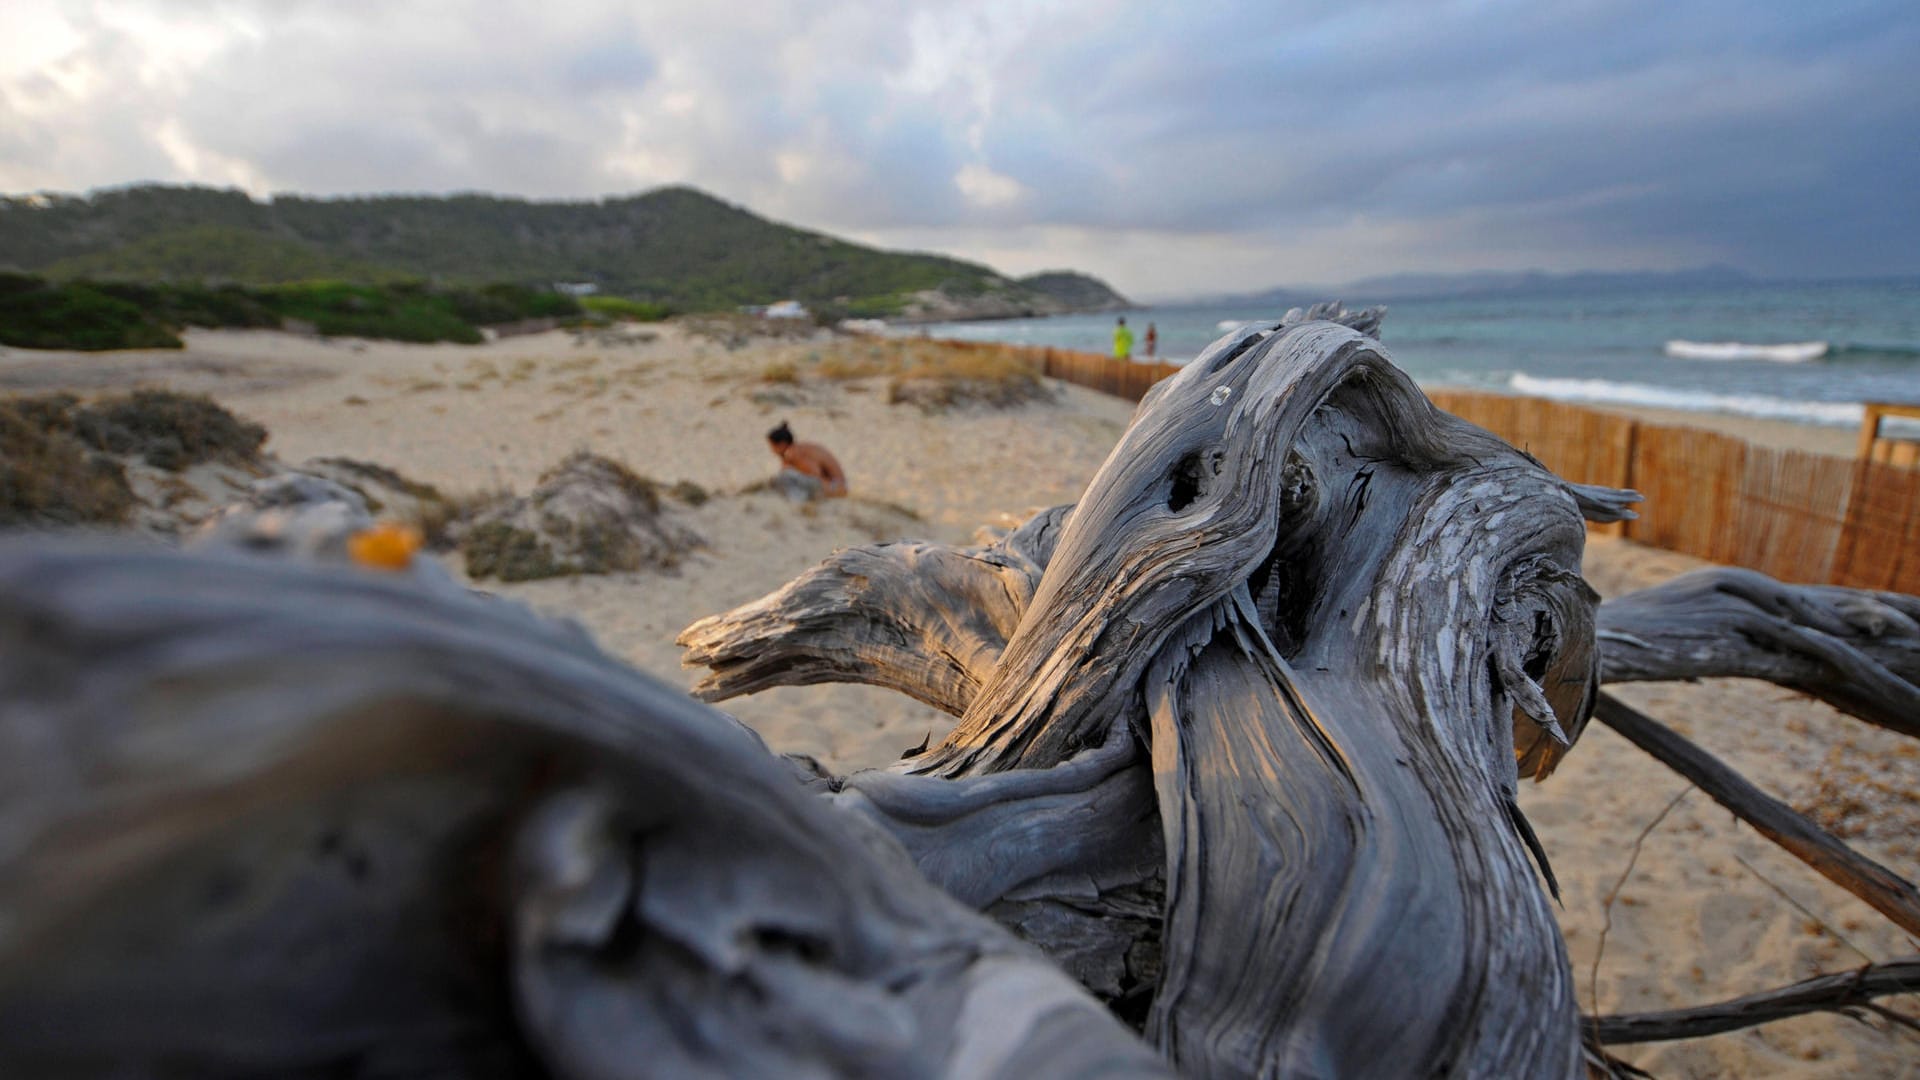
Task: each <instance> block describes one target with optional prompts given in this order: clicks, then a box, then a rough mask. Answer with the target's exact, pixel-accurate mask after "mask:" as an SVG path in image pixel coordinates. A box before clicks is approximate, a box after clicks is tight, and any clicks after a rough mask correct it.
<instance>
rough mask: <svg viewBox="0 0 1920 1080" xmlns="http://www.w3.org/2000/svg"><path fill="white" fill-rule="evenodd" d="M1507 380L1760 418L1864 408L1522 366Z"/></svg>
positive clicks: (1845, 418)
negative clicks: (1545, 374) (1559, 374)
mask: <svg viewBox="0 0 1920 1080" xmlns="http://www.w3.org/2000/svg"><path fill="white" fill-rule="evenodd" d="M1507 385H1508V386H1509V387H1511V388H1512V389H1513V390H1515V391H1517V392H1519V393H1522V394H1532V395H1534V396H1535V397H1544V398H1553V399H1554V400H1556V401H1585V402H1592V403H1595V404H1601V405H1640V406H1645V407H1647V408H1654V409H1684V410H1687V411H1689V412H1719V413H1731V414H1733V415H1735V416H1751V417H1755V418H1757V419H1762V420H1792V421H1796V422H1798V423H1802V424H1829V425H1833V426H1836V427H1842V426H1853V425H1858V424H1859V423H1860V418H1861V416H1862V415H1863V412H1864V410H1862V409H1861V407H1860V404H1859V403H1858V402H1852V401H1789V400H1787V399H1785V398H1776V397H1766V396H1764V395H1760V394H1715V393H1712V392H1710V391H1706V390H1677V389H1673V388H1670V387H1664V386H1648V385H1646V384H1645V383H1622V382H1611V381H1609V380H1607V379H1543V378H1539V377H1537V376H1533V375H1529V374H1527V373H1526V372H1524V371H1518V372H1515V373H1514V374H1513V375H1512V376H1510V377H1509V378H1508V379H1507Z"/></svg>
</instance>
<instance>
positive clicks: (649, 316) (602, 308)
mask: <svg viewBox="0 0 1920 1080" xmlns="http://www.w3.org/2000/svg"><path fill="white" fill-rule="evenodd" d="M580 306H581V307H583V308H585V309H586V310H587V311H588V312H590V313H592V314H594V315H599V316H601V317H602V318H607V319H620V320H625V321H627V322H659V321H660V320H662V319H664V318H666V317H667V316H669V315H672V314H673V309H672V308H670V307H668V306H667V305H665V304H652V303H648V302H647V301H645V300H627V299H625V298H623V297H618V296H583V297H581V298H580Z"/></svg>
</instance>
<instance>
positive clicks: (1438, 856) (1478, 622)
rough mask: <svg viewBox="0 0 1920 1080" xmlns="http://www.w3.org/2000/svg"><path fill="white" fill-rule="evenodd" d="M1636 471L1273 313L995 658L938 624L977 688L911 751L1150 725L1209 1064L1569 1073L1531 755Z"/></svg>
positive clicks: (1161, 1022) (1058, 751) (767, 612)
mask: <svg viewBox="0 0 1920 1080" xmlns="http://www.w3.org/2000/svg"><path fill="white" fill-rule="evenodd" d="M1625 498H1626V497H1625V495H1624V494H1623V493H1617V492H1611V491H1605V490H1600V489H1575V488H1573V487H1572V486H1570V485H1566V484H1564V483H1562V482H1560V481H1559V480H1557V479H1556V478H1554V477H1552V476H1551V475H1550V474H1548V473H1547V472H1546V471H1545V470H1544V469H1542V468H1540V467H1539V465H1538V463H1537V462H1534V461H1532V460H1531V459H1530V458H1527V457H1525V456H1524V455H1522V454H1520V453H1519V452H1517V451H1514V450H1512V449H1511V448H1509V447H1507V446H1506V445H1505V444H1504V443H1501V442H1500V441H1499V440H1498V439H1495V438H1494V437H1493V436H1491V435H1488V434H1487V433H1486V432H1484V431H1481V430H1480V429H1478V428H1475V427H1473V426H1471V425H1468V424H1465V423H1464V422H1461V421H1459V420H1457V419H1455V418H1452V417H1450V416H1446V415H1445V414H1441V413H1438V412H1436V411H1435V410H1433V409H1432V407H1431V405H1430V404H1429V403H1428V402H1427V401H1426V399H1425V398H1424V396H1423V395H1421V394H1420V393H1419V391H1418V389H1417V388H1415V387H1414V386H1413V384H1412V383H1411V382H1410V381H1409V380H1407V379H1406V377H1405V376H1404V375H1402V374H1400V373H1399V372H1398V371H1397V370H1395V369H1393V368H1392V366H1391V364H1390V363H1388V362H1387V361H1386V359H1385V357H1384V355H1383V354H1382V353H1381V352H1380V351H1379V348H1378V345H1377V343H1375V342H1373V341H1372V340H1370V339H1368V338H1367V337H1365V336H1364V335H1363V334H1360V333H1356V332H1354V331H1353V330H1351V329H1349V328H1346V327H1343V326H1339V325H1334V324H1332V323H1328V322H1306V323H1286V324H1284V325H1283V326H1281V327H1280V328H1276V327H1275V326H1274V325H1273V324H1268V325H1265V326H1259V327H1252V328H1248V329H1247V330H1244V331H1242V332H1239V333H1238V334H1235V335H1230V336H1229V337H1228V338H1225V339H1223V340H1222V341H1221V342H1220V343H1218V344H1216V345H1215V346H1214V347H1213V348H1212V349H1210V350H1209V351H1208V352H1207V353H1206V354H1205V355H1203V356H1202V357H1200V358H1199V359H1197V360H1196V361H1195V362H1194V363H1192V364H1190V365H1188V367H1187V368H1186V369H1185V370H1183V371H1182V372H1181V373H1180V374H1178V375H1176V376H1174V377H1172V378H1170V379H1168V380H1166V381H1165V382H1163V383H1162V384H1160V385H1159V386H1157V387H1156V388H1155V389H1154V391H1153V392H1152V393H1151V394H1149V395H1148V397H1147V398H1146V399H1145V400H1143V401H1142V403H1141V405H1140V408H1139V410H1138V411H1137V412H1136V414H1135V418H1134V421H1133V424H1132V425H1131V426H1130V428H1129V429H1128V431H1127V433H1126V434H1125V435H1124V436H1123V437H1122V439H1121V442H1120V444H1119V446H1118V447H1117V448H1116V449H1115V451H1114V453H1113V454H1112V455H1111V456H1110V457H1109V459H1108V461H1107V463H1106V465H1105V466H1103V467H1102V469H1101V471H1100V473H1099V474H1098V476H1097V477H1096V478H1095V480H1094V481H1093V483H1092V485H1091V486H1090V488H1089V490H1088V492H1087V494H1086V496H1085V497H1084V498H1083V499H1082V500H1081V501H1080V502H1079V503H1078V504H1077V505H1076V506H1074V507H1072V508H1071V509H1070V510H1064V511H1056V512H1055V513H1056V514H1060V515H1063V516H1062V517H1061V521H1060V524H1059V527H1058V529H1057V534H1053V535H1054V542H1053V544H1052V546H1051V550H1050V551H1049V552H1046V553H1045V554H1044V555H1039V556H1038V557H1035V555H1037V554H1038V553H1035V554H1034V555H1030V556H1029V559H1028V562H1029V563H1030V564H1031V565H1032V567H1033V569H1034V570H1036V571H1039V572H1040V573H1041V575H1042V576H1041V578H1040V580H1039V582H1038V583H1037V585H1035V586H1033V587H1032V588H1031V596H1032V599H1031V600H1030V601H1029V602H1028V604H1027V605H1026V607H1025V609H1024V611H1022V612H1019V613H1018V624H1017V626H1016V628H1015V629H1014V631H1013V633H1012V634H1011V635H1009V636H1008V638H1007V639H1006V644H1005V646H1004V648H1003V649H1000V650H998V656H997V657H996V656H995V655H994V654H995V650H994V649H992V648H989V647H984V646H983V645H982V637H981V636H980V635H972V636H969V637H967V638H966V639H965V640H964V641H960V642H952V641H949V642H944V643H941V644H940V645H939V646H937V647H936V648H935V649H934V651H935V652H936V653H937V654H940V655H945V656H957V655H964V656H965V657H967V658H968V659H967V660H966V662H965V664H964V666H965V667H966V668H967V671H968V675H967V677H966V678H965V679H955V680H954V683H955V685H960V686H962V687H966V686H969V685H971V686H977V687H978V689H977V690H974V691H972V692H971V693H970V694H969V695H966V697H965V700H962V699H961V697H960V696H958V695H955V696H950V697H948V698H947V701H948V702H949V705H950V707H951V706H953V705H959V706H961V709H960V710H958V711H962V712H963V713H964V715H963V716H962V719H961V722H960V723H959V724H958V725H957V726H956V728H955V730H954V732H953V734H952V735H950V736H949V737H948V738H947V739H946V740H944V741H943V742H942V743H941V744H940V745H939V746H936V747H934V748H933V749H931V750H929V751H928V752H927V753H925V754H922V755H918V756H916V757H914V758H912V759H910V760H909V761H906V762H903V763H902V764H901V766H899V769H898V771H901V772H909V773H914V774H920V775H922V776H924V777H926V778H929V779H931V778H934V777H938V778H944V779H946V780H948V781H950V782H954V783H962V784H964V783H971V782H977V781H978V780H979V779H981V778H983V777H1001V776H1008V777H1026V776H1030V775H1036V774H1037V775H1042V776H1044V775H1046V773H1047V772H1048V771H1051V770H1053V769H1056V768H1059V767H1061V765H1062V763H1077V762H1079V761H1080V760H1081V759H1082V757H1083V756H1084V755H1085V753H1086V750H1087V748H1088V747H1091V746H1096V745H1106V744H1108V743H1110V741H1111V740H1112V739H1113V738H1115V737H1116V736H1118V735H1121V734H1125V735H1128V736H1130V737H1132V738H1137V739H1140V740H1142V741H1144V742H1146V743H1148V744H1149V745H1150V747H1151V752H1152V755H1153V773H1154V778H1155V788H1156V794H1157V798H1158V810H1159V815H1158V816H1159V818H1160V828H1161V829H1162V831H1163V832H1164V835H1165V842H1166V860H1167V862H1166V867H1167V869H1166V886H1165V887H1166V901H1165V903H1166V912H1167V917H1166V920H1165V941H1164V947H1163V958H1162V959H1163V962H1164V974H1163V976H1162V979H1161V982H1160V984H1159V988H1158V995H1157V998H1156V999H1155V1001H1154V1003H1153V1006H1152V1010H1151V1014H1150V1015H1149V1016H1148V1018H1147V1030H1148V1032H1149V1034H1150V1035H1151V1036H1153V1037H1154V1039H1155V1041H1156V1042H1158V1043H1159V1045H1161V1047H1162V1048H1163V1049H1164V1050H1165V1051H1167V1052H1168V1053H1169V1054H1170V1055H1171V1056H1172V1057H1173V1059H1174V1061H1175V1063H1176V1064H1177V1065H1178V1066H1179V1067H1180V1068H1181V1069H1182V1071H1183V1072H1191V1073H1193V1074H1196V1075H1253V1074H1257V1073H1263V1072H1273V1073H1278V1074H1291V1073H1301V1074H1342V1075H1407V1074H1409V1073H1416V1074H1419V1073H1427V1074H1439V1073H1442V1072H1447V1071H1453V1072H1456V1073H1462V1074H1470V1075H1471V1074H1526V1075H1569V1074H1571V1073H1573V1072H1575V1071H1577V1069H1578V1062H1579V1049H1578V1034H1577V1027H1576V1023H1575V1018H1574V1011H1573V1006H1572V995H1571V980H1570V978H1569V977H1568V974H1567V971H1566V959H1565V953H1564V949H1563V947H1562V946H1561V944H1560V941H1559V937H1558V931H1557V929H1556V928H1555V926H1554V923H1553V919H1552V915H1551V912H1550V910H1549V909H1548V907H1547V903H1546V900H1545V897H1544V896H1543V894H1542V892H1541V889H1540V886H1539V884H1538V883H1537V881H1536V880H1535V878H1534V875H1533V869H1532V867H1531V866H1530V865H1529V860H1528V852H1529V848H1530V847H1533V846H1534V845H1533V844H1532V840H1531V834H1530V832H1529V831H1528V830H1527V829H1526V827H1525V823H1524V819H1522V818H1521V817H1520V815H1519V813H1518V811H1517V809H1516V808H1515V807H1514V805H1513V786H1514V781H1515V772H1516V770H1515V767H1514V761H1515V756H1516V754H1517V755H1519V756H1520V757H1521V758H1522V759H1524V760H1525V761H1526V762H1527V765H1528V771H1530V772H1531V771H1535V770H1538V771H1539V772H1542V773H1544V772H1545V771H1546V770H1548V769H1550V768H1551V766H1552V764H1553V762H1554V760H1555V758H1556V757H1557V756H1558V754H1559V753H1560V752H1562V750H1563V748H1564V746H1565V745H1566V744H1567V743H1569V742H1570V741H1571V740H1572V739H1573V738H1575V737H1577V735H1578V733H1579V729H1580V725H1581V723H1582V722H1583V721H1584V719H1585V710H1586V708H1587V707H1588V706H1589V704H1590V701H1591V693H1592V686H1593V681H1594V675H1595V664H1596V660H1595V657H1594V654H1593V649H1592V614H1591V607H1592V602H1593V598H1592V595H1591V592H1590V591H1589V590H1587V589H1586V588H1585V586H1584V583H1582V582H1580V580H1579V578H1578V560H1579V552H1580V547H1581V544H1582V541H1583V538H1584V532H1583V529H1582V526H1581V522H1580V515H1581V513H1582V512H1583V511H1586V512H1591V513H1594V514H1595V515H1596V516H1600V517H1602V518H1605V517H1608V516H1615V515H1617V514H1618V513H1619V512H1621V509H1622V507H1623V505H1624V501H1625ZM838 558H839V560H840V563H841V565H847V563H846V561H845V558H844V555H843V556H841V557H838ZM827 572H828V574H829V575H831V574H833V573H835V572H836V571H835V570H834V569H833V568H832V567H829V568H827ZM945 588H946V590H947V592H948V594H949V595H966V594H968V593H970V592H971V593H978V592H983V591H990V590H988V589H987V588H986V587H985V586H976V587H961V588H954V587H952V586H945ZM790 590H791V591H790V592H788V593H785V594H776V595H775V596H774V597H770V598H769V599H768V600H767V601H762V602H761V605H763V606H757V607H756V609H755V611H754V612H753V615H754V617H752V618H747V617H742V616H741V613H734V614H732V615H728V616H721V617H719V618H717V619H713V620H707V621H706V622H704V623H702V624H700V625H699V626H697V627H695V628H694V629H693V630H691V631H690V632H689V638H690V639H693V640H695V641H696V642H698V643H700V647H702V648H711V647H712V644H711V643H712V642H715V641H718V640H724V639H725V638H727V637H728V636H729V635H730V634H731V633H734V632H744V633H745V634H746V638H745V639H743V640H751V641H752V642H753V644H752V645H751V646H743V647H741V648H740V649H739V652H740V654H741V655H746V654H749V653H752V652H755V651H762V654H763V655H764V654H765V652H764V650H765V649H766V648H767V647H768V646H774V647H776V648H782V649H793V650H797V651H800V652H804V651H805V650H806V649H808V648H811V647H814V646H810V645H809V644H808V643H807V642H806V641H805V640H804V637H805V635H804V634H802V635H799V640H795V639H791V638H783V635H782V632H781V631H780V629H779V627H780V626H781V625H782V624H783V621H782V620H781V619H779V618H778V617H772V616H773V615H774V613H776V612H778V611H779V610H780V609H781V608H782V607H783V606H785V605H787V604H789V603H795V602H799V603H800V604H802V606H804V604H805V603H809V602H812V601H810V600H808V599H806V598H807V597H808V595H809V594H808V593H805V592H803V591H802V590H801V589H799V588H796V587H790ZM1026 591H1027V590H1022V589H1013V590H1005V589H1004V588H998V589H997V591H996V595H998V594H999V593H1002V592H1004V593H1006V594H1007V595H1018V594H1021V593H1024V592H1026ZM819 595H821V594H820V592H819V591H818V589H817V588H816V589H815V590H814V591H813V592H812V593H811V596H814V597H817V596H819ZM917 602H918V601H917V599H907V600H903V601H902V602H901V603H902V606H905V607H908V608H911V607H912V606H913V604H915V603H917ZM862 603H863V604H864V605H866V606H867V607H868V608H869V609H872V608H880V609H884V608H887V607H888V606H889V605H890V604H891V603H892V601H890V600H888V599H887V598H886V597H885V596H884V595H877V594H874V593H869V594H866V595H864V596H863V598H862ZM882 621H885V622H891V623H894V624H911V625H915V626H918V627H925V626H928V625H933V626H940V627H944V626H948V625H951V621H950V620H947V619H929V618H927V617H926V616H925V615H919V616H914V615H911V614H909V615H900V614H893V615H888V616H885V617H883V619H882ZM799 622H800V620H799V619H797V618H796V619H792V620H786V621H785V625H793V626H797V625H798V624H799ZM993 622H994V624H995V625H996V627H998V626H1004V625H1005V623H1006V618H1005V615H1004V613H1002V614H999V615H997V616H996V618H995V619H994V620H993ZM756 635H758V637H757V638H756ZM828 639H829V640H835V641H837V640H841V635H838V634H832V633H830V634H829V635H828ZM912 640H916V641H924V640H925V638H924V635H914V636H913V638H912ZM790 655H791V653H790ZM780 667H781V665H780V664H779V663H774V664H769V665H766V666H764V667H762V668H759V669H758V670H756V672H755V678H756V679H758V680H760V681H761V683H762V684H763V685H770V684H773V683H775V682H778V681H782V680H783V679H785V678H786V676H785V675H784V674H783V673H782V671H781V670H780ZM854 677H855V678H857V679H861V680H863V681H876V682H881V683H882V684H885V683H886V682H887V681H888V679H889V678H891V677H890V676H887V675H884V674H875V673H872V672H863V673H856V674H854ZM714 689H716V690H717V691H719V692H720V693H724V692H725V688H724V687H719V686H715V687H714ZM1236 733H1237V734H1236ZM1316 763H1318V764H1316ZM857 782H859V776H858V775H856V777H854V778H852V779H850V781H849V783H850V784H852V783H857ZM908 801H911V800H908ZM905 809H906V807H905V805H903V804H899V803H897V804H896V805H895V806H894V807H893V808H892V810H891V811H890V813H889V815H885V816H891V817H893V818H895V819H897V818H898V817H900V816H901V815H902V813H903V812H904V811H905ZM1030 842H1031V843H1036V844H1039V843H1044V842H1045V837H1044V835H1042V834H1040V833H1037V832H1036V833H1035V834H1034V835H1033V836H1032V838H1031V840H1030ZM910 846H911V845H910ZM922 865H923V866H924V865H926V864H925V862H924V861H923V864H922ZM1059 876H1060V875H1059V874H1058V873H1056V874H1055V875H1054V878H1055V879H1056V880H1057V879H1058V878H1059ZM1052 899H1058V898H1057V897H1052ZM1014 925H1016V926H1019V927H1020V928H1021V929H1022V930H1023V932H1029V930H1030V927H1029V925H1028V924H1025V923H1021V922H1018V921H1015V922H1014ZM1043 944H1046V945H1047V946H1048V948H1049V949H1050V950H1055V951H1056V954H1057V950H1058V942H1057V941H1043Z"/></svg>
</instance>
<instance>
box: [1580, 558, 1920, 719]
mask: <svg viewBox="0 0 1920 1080" xmlns="http://www.w3.org/2000/svg"><path fill="white" fill-rule="evenodd" d="M1598 636H1599V639H1600V642H1601V657H1602V666H1601V677H1602V679H1603V680H1604V681H1606V682H1610V683H1611V682H1640V681H1648V680H1665V679H1695V678H1707V677H1714V676H1739V677H1744V678H1753V679H1765V680H1767V681H1769V682H1773V683H1778V684H1780V685H1782V686H1787V687H1792V688H1793V689H1795V690H1799V691H1802V692H1804V693H1808V694H1812V695H1814V696H1815V697H1818V698H1820V699H1821V700H1823V701H1826V702H1828V703H1829V704H1831V705H1833V706H1834V707H1835V708H1837V709H1840V710H1841V711H1843V712H1847V713H1850V714H1852V715H1854V716H1857V717H1859V718H1861V719H1863V720H1866V721H1869V722H1871V723H1874V724H1878V725H1880V726H1881V727H1884V728H1887V729H1889V730H1892V731H1898V732H1900V733H1901V734H1903V735H1915V736H1920V597H1912V596H1904V595H1901V594H1899V593H1883V592H1869V591H1866V590H1862V589H1845V588H1840V587H1837V586H1825V585H1786V584H1782V583H1781V582H1778V581H1775V580H1773V579H1772V578H1769V577H1767V576H1766V575H1764V574H1759V573H1755V572H1754V571H1752V570H1741V569H1736V568H1732V567H1715V568H1712V569H1706V570H1696V571H1694V572H1692V573H1689V574H1682V575H1681V576H1679V577H1677V578H1674V579H1673V580H1672V581H1670V582H1667V583H1666V584H1664V585H1661V586H1658V587H1657V588H1652V589H1644V590H1641V591H1640V592H1636V593H1630V594H1628V595H1626V596H1621V597H1617V598H1615V599H1612V600H1609V601H1607V602H1606V603H1604V604H1602V605H1600V613H1599V631H1598Z"/></svg>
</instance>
